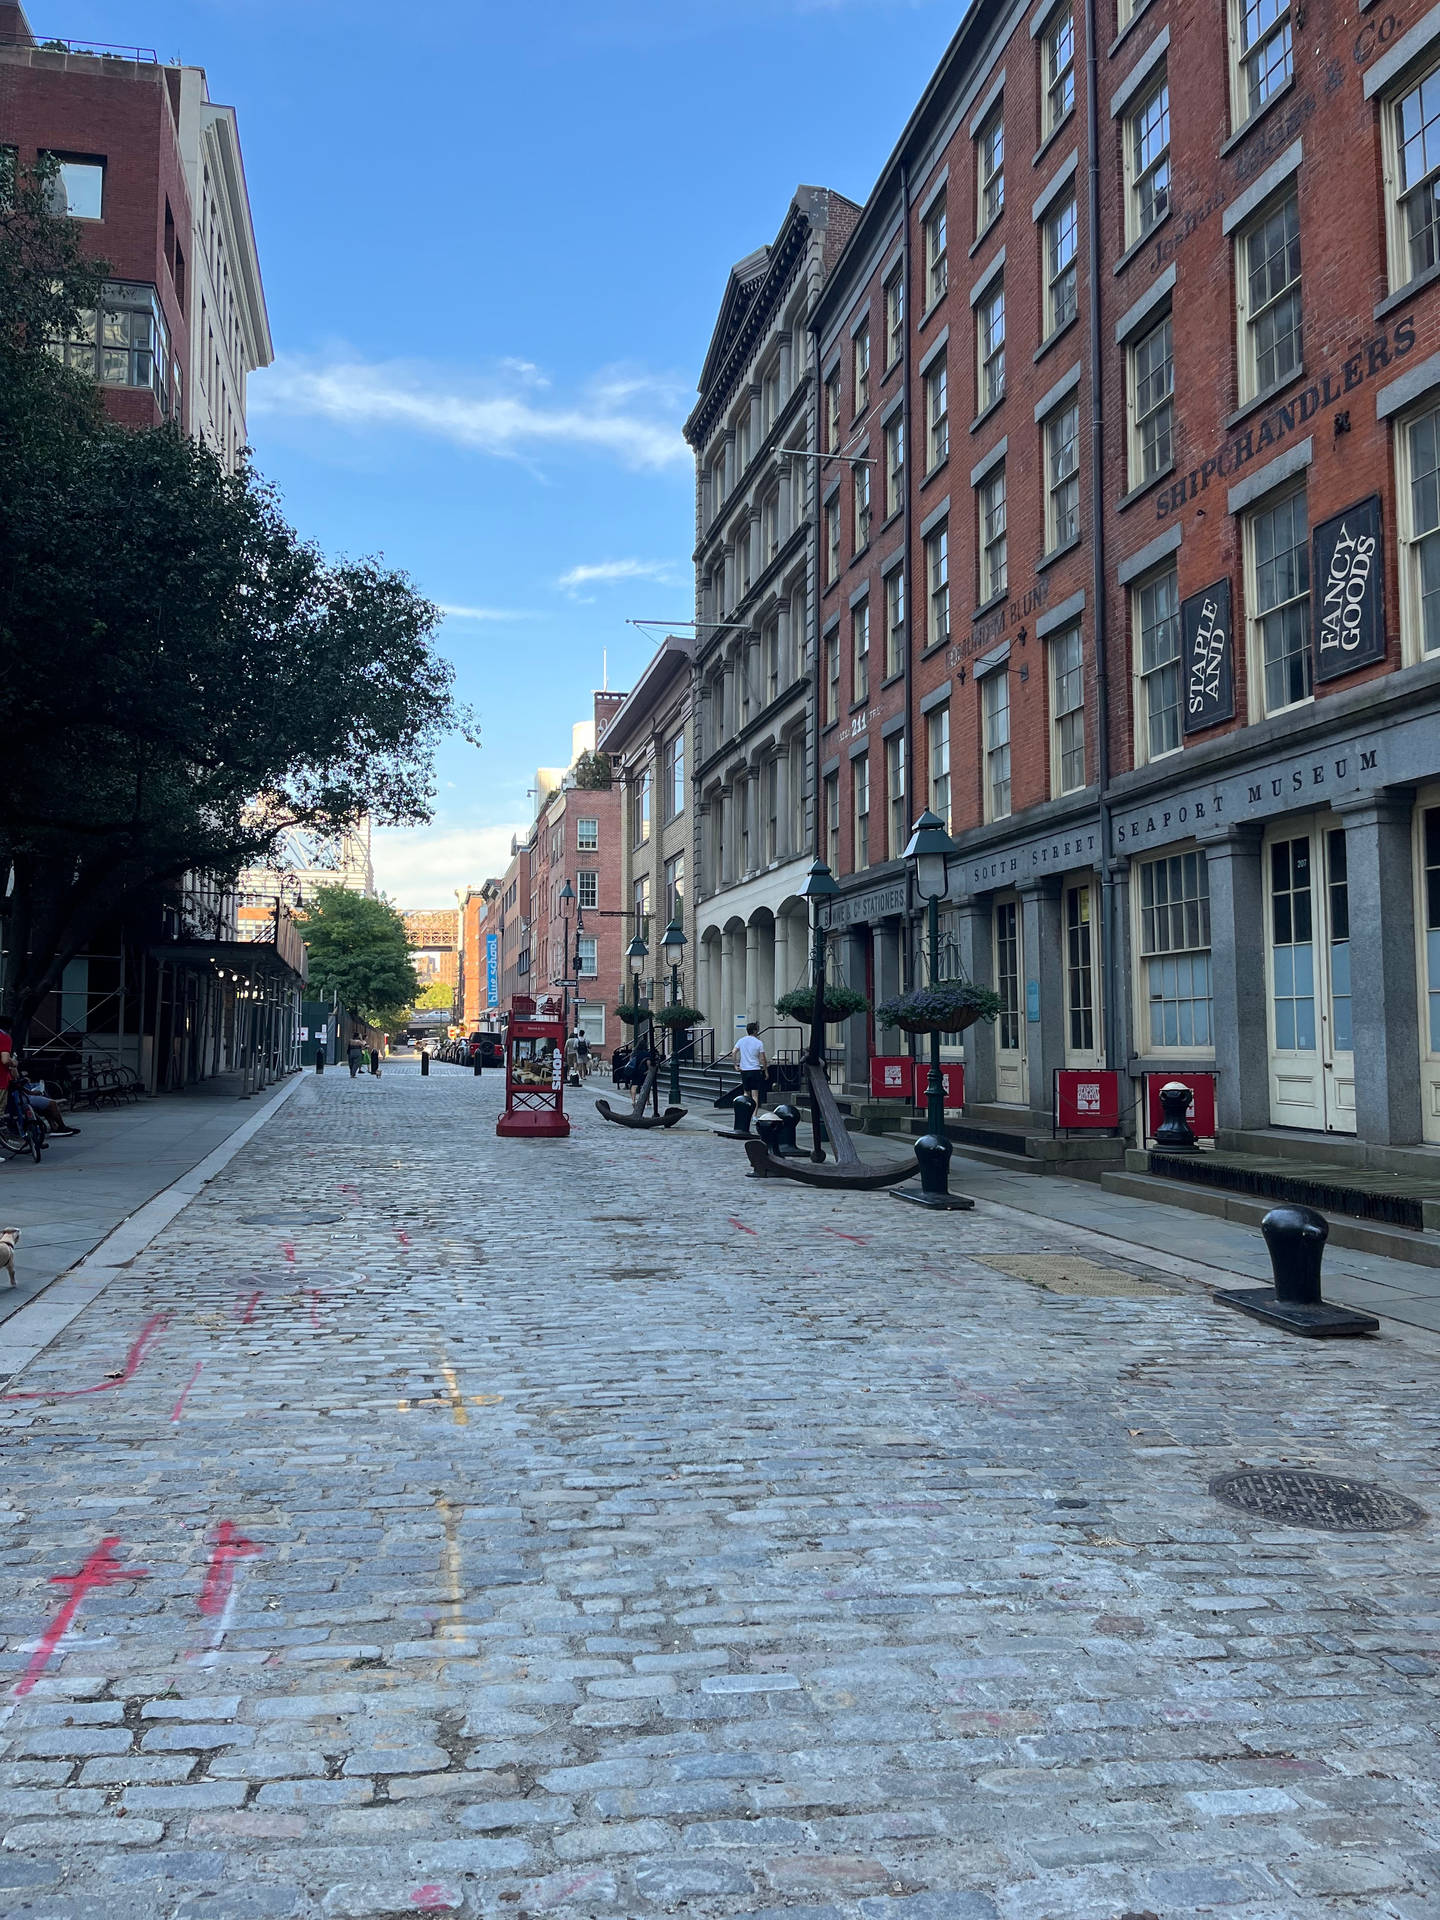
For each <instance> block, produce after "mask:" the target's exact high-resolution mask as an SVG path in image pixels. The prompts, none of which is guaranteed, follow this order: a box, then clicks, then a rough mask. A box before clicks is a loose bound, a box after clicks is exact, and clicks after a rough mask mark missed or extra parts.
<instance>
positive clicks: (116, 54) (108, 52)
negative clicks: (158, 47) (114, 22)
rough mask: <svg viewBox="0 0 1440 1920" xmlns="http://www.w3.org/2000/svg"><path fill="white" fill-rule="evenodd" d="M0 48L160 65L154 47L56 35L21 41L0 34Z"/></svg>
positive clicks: (51, 34) (16, 35)
mask: <svg viewBox="0 0 1440 1920" xmlns="http://www.w3.org/2000/svg"><path fill="white" fill-rule="evenodd" d="M0 47H25V48H26V49H27V50H28V51H29V52H31V53H93V54H98V56H99V57H100V58H101V59H102V60H103V59H106V58H109V59H112V60H115V59H120V60H134V61H137V62H139V63H140V64H141V65H143V66H152V67H158V66H159V64H160V56H159V55H158V54H157V53H156V51H155V49H154V47H127V46H126V45H125V44H124V43H123V42H122V41H119V40H67V39H65V37H64V36H63V35H62V34H58V33H50V34H47V35H46V36H45V38H44V39H43V40H37V39H36V38H35V37H34V35H33V34H32V35H31V36H30V37H29V38H28V39H23V38H22V37H21V36H20V35H19V34H18V33H0Z"/></svg>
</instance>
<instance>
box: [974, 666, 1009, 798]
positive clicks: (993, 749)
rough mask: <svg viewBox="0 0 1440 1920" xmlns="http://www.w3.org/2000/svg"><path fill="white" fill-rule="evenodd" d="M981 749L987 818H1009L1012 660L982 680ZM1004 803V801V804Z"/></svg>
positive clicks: (982, 783)
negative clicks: (1009, 663) (1010, 665)
mask: <svg viewBox="0 0 1440 1920" xmlns="http://www.w3.org/2000/svg"><path fill="white" fill-rule="evenodd" d="M980 726H981V736H980V737H981V752H982V756H983V761H984V779H983V780H982V782H981V785H982V787H983V789H984V800H985V818H986V819H987V820H1008V819H1009V818H1010V815H1011V813H1012V812H1013V810H1014V809H1013V805H1012V799H1011V791H1010V668H1009V665H1008V663H1006V664H1005V665H1003V666H999V667H996V668H995V670H994V672H993V673H987V674H986V676H985V678H984V679H983V680H982V681H981V682H980ZM1002 803H1003V804H1002Z"/></svg>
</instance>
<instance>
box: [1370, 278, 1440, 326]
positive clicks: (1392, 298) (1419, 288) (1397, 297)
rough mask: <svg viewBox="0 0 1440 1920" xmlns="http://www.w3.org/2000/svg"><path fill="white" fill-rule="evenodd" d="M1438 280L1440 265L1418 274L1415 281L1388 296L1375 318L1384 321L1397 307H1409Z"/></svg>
mask: <svg viewBox="0 0 1440 1920" xmlns="http://www.w3.org/2000/svg"><path fill="white" fill-rule="evenodd" d="M1437 280H1440V265H1437V266H1433V267H1426V269H1425V271H1424V272H1423V273H1417V274H1416V275H1415V278H1414V279H1413V280H1407V281H1406V282H1405V284H1404V286H1403V287H1397V288H1396V289H1395V291H1394V293H1392V294H1388V295H1387V296H1386V297H1385V299H1383V300H1382V301H1381V302H1380V304H1379V306H1378V307H1376V309H1375V318H1376V319H1377V320H1383V319H1384V318H1385V316H1386V314H1388V313H1393V312H1394V311H1395V309H1396V308H1397V307H1403V306H1407V305H1408V304H1409V302H1410V301H1412V300H1413V299H1414V298H1415V296H1416V295H1417V294H1419V293H1423V292H1424V291H1425V289H1426V287H1433V286H1434V285H1435V283H1436V281H1437Z"/></svg>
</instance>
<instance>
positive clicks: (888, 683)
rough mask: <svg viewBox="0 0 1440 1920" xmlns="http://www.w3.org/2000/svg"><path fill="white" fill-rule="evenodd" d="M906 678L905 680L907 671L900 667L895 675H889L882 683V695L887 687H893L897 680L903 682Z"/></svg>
mask: <svg viewBox="0 0 1440 1920" xmlns="http://www.w3.org/2000/svg"><path fill="white" fill-rule="evenodd" d="M904 678H905V669H904V668H903V667H900V668H899V669H898V670H897V671H896V672H894V673H887V674H886V676H885V678H884V679H883V680H882V681H881V682H880V691H881V693H883V692H884V691H885V689H886V687H893V686H894V685H895V682H896V681H897V680H903V679H904Z"/></svg>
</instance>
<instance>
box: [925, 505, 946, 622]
mask: <svg viewBox="0 0 1440 1920" xmlns="http://www.w3.org/2000/svg"><path fill="white" fill-rule="evenodd" d="M925 582H926V589H927V594H928V619H927V625H926V629H925V644H926V646H927V647H938V646H939V645H940V644H941V643H942V642H943V641H946V640H948V639H949V638H950V531H949V527H948V526H943V527H937V528H936V529H935V531H934V532H933V533H931V534H927V535H926V538H925Z"/></svg>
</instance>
